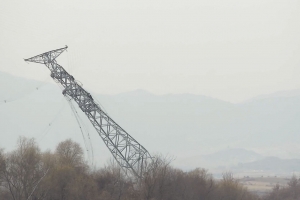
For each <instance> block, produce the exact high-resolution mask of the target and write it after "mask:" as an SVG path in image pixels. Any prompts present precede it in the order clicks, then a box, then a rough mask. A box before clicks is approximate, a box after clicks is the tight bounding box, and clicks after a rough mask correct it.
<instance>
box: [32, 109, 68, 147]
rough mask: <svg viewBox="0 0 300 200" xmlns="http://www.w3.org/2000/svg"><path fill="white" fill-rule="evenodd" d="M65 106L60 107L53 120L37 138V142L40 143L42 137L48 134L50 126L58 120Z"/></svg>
mask: <svg viewBox="0 0 300 200" xmlns="http://www.w3.org/2000/svg"><path fill="white" fill-rule="evenodd" d="M65 106H66V105H65V104H63V105H62V107H61V108H60V109H59V110H58V112H57V114H56V115H55V116H54V118H53V119H52V120H51V122H50V123H49V124H48V126H47V127H46V128H45V129H44V131H43V132H42V135H41V136H40V137H38V138H37V140H38V141H41V140H42V139H44V137H45V136H46V135H47V134H48V132H49V131H50V129H51V128H52V127H53V126H52V125H53V123H54V122H55V121H56V120H57V119H58V118H59V116H60V113H61V112H62V111H63V110H64V108H65Z"/></svg>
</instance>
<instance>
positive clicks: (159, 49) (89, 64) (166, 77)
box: [0, 0, 300, 102]
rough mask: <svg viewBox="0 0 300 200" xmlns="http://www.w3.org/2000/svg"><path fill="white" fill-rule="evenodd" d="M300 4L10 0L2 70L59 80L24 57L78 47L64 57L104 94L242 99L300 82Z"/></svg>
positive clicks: (1, 14) (5, 0)
mask: <svg viewBox="0 0 300 200" xmlns="http://www.w3.org/2000/svg"><path fill="white" fill-rule="evenodd" d="M299 9H300V1H299V0H280V1H278V0H247V1H246V0H207V1H201V0H194V1H188V0H184V1H178V0H167V1H164V0H151V1H150V0H146V1H143V0H125V1H114V0H107V1H102V0H84V1H79V0H51V1H41V0H26V1H19V0H18V1H17V0H1V1H0V54H1V55H0V71H3V72H8V73H10V74H13V75H16V76H22V77H26V78H28V79H37V80H43V81H44V80H47V81H52V80H51V79H47V77H49V71H48V69H47V68H46V67H45V66H43V65H38V64H33V63H30V64H27V63H26V62H24V61H23V58H28V57H31V56H35V55H37V54H40V53H43V52H45V51H49V50H52V49H56V48H61V47H64V46H65V45H68V46H69V49H68V52H66V53H64V54H62V55H61V56H60V58H59V63H60V64H61V65H62V66H63V67H65V68H66V69H67V70H68V71H69V72H71V73H72V74H73V75H74V77H75V78H76V79H78V80H79V81H80V82H82V83H83V84H84V87H85V88H87V89H89V90H92V91H94V92H97V93H104V94H116V93H120V92H126V91H131V90H136V89H144V90H147V91H149V92H152V93H155V94H166V93H192V94H200V95H206V96H211V97H215V98H219V99H222V100H226V101H230V102H240V101H244V100H246V99H249V98H251V97H254V96H256V95H260V94H268V93H272V92H276V91H281V90H293V89H299V88H300V78H299V77H300V65H299V64H300V56H299V54H300V48H299V44H300V39H299V38H300V37H299V36H300V23H299V22H300V14H299ZM52 82H53V81H52Z"/></svg>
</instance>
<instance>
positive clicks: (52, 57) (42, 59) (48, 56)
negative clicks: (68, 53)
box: [24, 46, 68, 64]
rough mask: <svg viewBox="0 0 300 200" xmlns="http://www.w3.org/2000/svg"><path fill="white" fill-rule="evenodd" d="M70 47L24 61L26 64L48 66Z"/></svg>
mask: <svg viewBox="0 0 300 200" xmlns="http://www.w3.org/2000/svg"><path fill="white" fill-rule="evenodd" d="M67 48H68V46H65V47H63V48H60V49H55V50H52V51H48V52H45V53H42V54H39V55H37V56H33V57H31V58H27V59H24V60H25V61H26V62H34V63H40V64H48V63H51V62H52V61H53V60H55V59H56V58H57V57H58V56H59V55H60V54H61V53H62V52H64V51H65V50H67Z"/></svg>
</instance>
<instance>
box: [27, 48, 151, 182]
mask: <svg viewBox="0 0 300 200" xmlns="http://www.w3.org/2000/svg"><path fill="white" fill-rule="evenodd" d="M67 48H68V47H67V46H66V47H64V48H60V49H56V50H52V51H49V52H45V53H43V54H40V55H37V56H34V57H31V58H28V59H25V61H28V62H35V63H40V64H45V65H46V66H47V67H48V69H49V70H50V71H51V75H50V76H51V77H52V78H53V79H54V80H55V81H56V82H58V83H60V84H61V85H62V86H63V87H64V90H63V92H62V93H63V95H67V96H69V97H70V98H71V99H73V100H74V101H75V102H76V103H77V104H78V106H79V108H80V109H81V110H82V111H83V112H84V113H85V115H86V116H87V117H88V119H89V120H90V122H91V123H92V125H93V126H94V128H95V129H96V131H97V132H98V134H99V136H100V137H101V138H102V140H103V141H104V143H105V145H106V146H107V148H108V149H109V151H110V152H111V154H112V155H113V157H114V158H115V160H116V161H117V162H118V164H119V165H120V166H121V167H122V168H123V169H124V170H125V171H127V170H129V171H130V172H131V173H133V174H134V175H135V176H137V177H138V178H139V177H141V175H142V173H143V166H145V164H146V162H149V161H150V160H151V155H150V154H149V152H148V151H147V150H146V149H145V148H144V147H143V146H142V145H141V144H139V143H138V142H137V141H136V140H135V139H134V138H133V137H132V136H130V135H129V134H128V133H127V132H126V131H125V130H124V129H122V128H121V127H120V126H119V125H118V124H117V123H116V122H115V121H113V120H112V119H111V118H110V117H109V116H108V114H107V113H105V112H104V111H103V110H102V109H101V108H100V106H99V105H98V104H96V103H95V102H94V100H93V97H92V96H91V94H90V93H88V92H87V91H86V90H84V89H83V88H82V87H81V86H80V85H79V84H78V83H77V82H76V80H75V79H74V77H73V76H72V75H70V74H69V73H68V72H67V71H66V70H65V69H64V68H63V67H62V66H60V65H59V64H58V63H57V61H56V58H57V57H58V56H59V55H60V54H61V53H63V52H64V51H65V50H66V49H67ZM149 159H150V160H149Z"/></svg>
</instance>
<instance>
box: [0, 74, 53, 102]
mask: <svg viewBox="0 0 300 200" xmlns="http://www.w3.org/2000/svg"><path fill="white" fill-rule="evenodd" d="M48 79H49V77H47V78H46V79H45V80H44V81H42V82H41V83H40V84H39V85H37V86H35V87H34V89H31V90H30V91H29V92H26V93H25V94H22V95H17V96H16V97H15V98H7V99H4V100H1V101H0V105H1V104H5V103H11V102H14V101H17V100H20V99H22V98H24V97H26V96H27V95H30V94H31V93H33V92H34V91H36V90H39V89H41V88H42V87H43V86H45V85H47V84H48Z"/></svg>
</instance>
